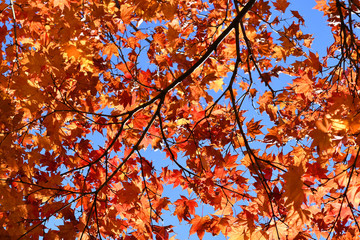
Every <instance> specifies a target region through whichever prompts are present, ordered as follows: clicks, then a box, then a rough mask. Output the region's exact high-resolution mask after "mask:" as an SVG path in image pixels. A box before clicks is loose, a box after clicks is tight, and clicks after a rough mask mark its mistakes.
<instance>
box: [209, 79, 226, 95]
mask: <svg viewBox="0 0 360 240" xmlns="http://www.w3.org/2000/svg"><path fill="white" fill-rule="evenodd" d="M223 84H224V81H223V80H222V79H218V80H215V81H212V82H210V89H212V90H214V91H215V92H218V91H219V90H223V89H222V85H223Z"/></svg>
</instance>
